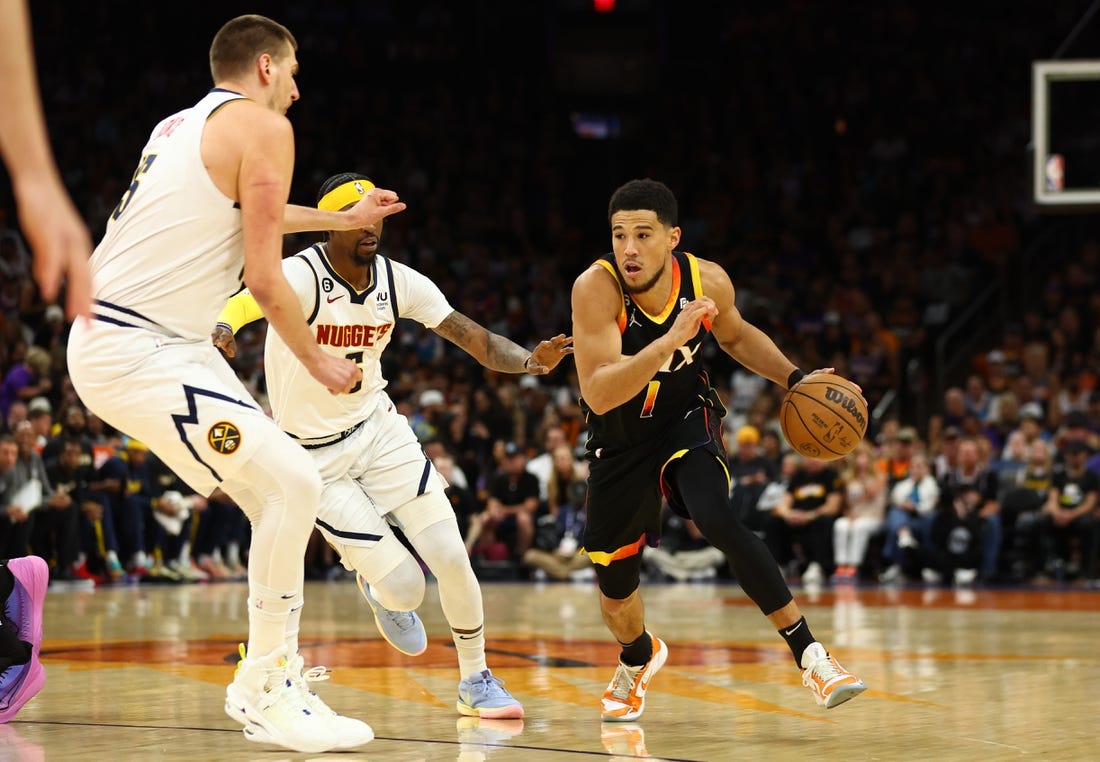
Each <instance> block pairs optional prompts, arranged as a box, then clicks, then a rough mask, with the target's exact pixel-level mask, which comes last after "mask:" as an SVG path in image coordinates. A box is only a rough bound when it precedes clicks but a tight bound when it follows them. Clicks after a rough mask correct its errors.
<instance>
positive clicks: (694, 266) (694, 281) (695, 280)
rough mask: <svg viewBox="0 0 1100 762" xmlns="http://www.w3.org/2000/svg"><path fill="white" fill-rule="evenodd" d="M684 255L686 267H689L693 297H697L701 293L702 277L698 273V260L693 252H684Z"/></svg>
mask: <svg viewBox="0 0 1100 762" xmlns="http://www.w3.org/2000/svg"><path fill="white" fill-rule="evenodd" d="M684 256H685V257H687V261H688V267H690V268H691V286H692V288H693V289H694V290H695V298H696V299H698V298H699V297H700V296H702V295H703V278H702V276H700V275H699V260H698V259H696V257H695V255H694V254H689V253H688V252H686V251H685V252H684Z"/></svg>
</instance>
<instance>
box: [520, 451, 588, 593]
mask: <svg viewBox="0 0 1100 762" xmlns="http://www.w3.org/2000/svg"><path fill="white" fill-rule="evenodd" d="M552 455H553V459H554V460H553V467H554V470H553V473H552V474H551V475H550V479H549V481H548V490H547V501H546V503H547V508H548V511H547V513H545V514H543V515H540V516H539V517H538V520H537V528H536V533H535V542H534V547H532V548H530V549H528V550H527V552H526V553H524V555H523V557H522V559H523V563H524V564H526V565H527V566H533V567H535V568H536V569H541V570H542V571H543V572H544V573H545V574H548V575H549V576H551V577H553V578H554V579H567V578H569V577H571V576H573V575H574V574H575V573H576V572H579V571H582V570H585V569H588V568H589V567H590V566H591V565H592V564H591V561H589V560H588V556H586V555H582V554H580V553H579V552H578V550H579V548H580V541H581V538H582V537H583V533H584V522H585V516H586V513H585V506H586V505H587V502H588V486H587V482H586V479H587V466H588V464H587V463H578V462H577V461H576V460H575V459H574V457H573V450H572V449H571V448H570V447H569V445H567V444H561V445H558V447H556V448H555V449H554V451H553V453H552Z"/></svg>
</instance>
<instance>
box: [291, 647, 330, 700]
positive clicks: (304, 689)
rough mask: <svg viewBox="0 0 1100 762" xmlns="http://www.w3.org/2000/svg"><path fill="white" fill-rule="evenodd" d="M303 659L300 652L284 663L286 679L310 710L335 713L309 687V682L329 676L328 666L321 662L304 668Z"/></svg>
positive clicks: (317, 681) (326, 678)
mask: <svg viewBox="0 0 1100 762" xmlns="http://www.w3.org/2000/svg"><path fill="white" fill-rule="evenodd" d="M304 667H305V660H304V659H303V658H302V655H301V654H294V656H292V657H290V658H289V659H288V660H287V663H286V673H287V680H289V681H290V682H291V683H292V684H293V685H294V687H296V688H298V690H299V692H300V693H302V695H303V697H304V698H305V701H306V705H307V706H308V707H309V709H310V710H311V711H314V712H318V713H322V714H336V711H335V710H334V709H333V708H332V707H330V706H329V705H328V704H326V703H325V702H324V700H323V699H322V698H321V697H320V696H318V695H317V692H316V691H315V690H313V689H312V688H310V687H309V683H319V682H322V681H324V680H328V679H329V678H330V677H331V674H330V671H329V668H328V667H325V666H323V665H321V664H318V665H316V666H313V667H310V668H309V669H304Z"/></svg>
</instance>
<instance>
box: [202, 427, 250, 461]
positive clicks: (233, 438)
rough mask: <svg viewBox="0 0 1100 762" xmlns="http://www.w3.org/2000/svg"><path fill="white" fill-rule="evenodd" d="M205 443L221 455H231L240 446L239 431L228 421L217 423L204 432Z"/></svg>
mask: <svg viewBox="0 0 1100 762" xmlns="http://www.w3.org/2000/svg"><path fill="white" fill-rule="evenodd" d="M206 441H207V442H208V443H209V444H210V446H211V447H212V448H214V450H215V451H217V452H220V453H221V454H222V455H232V454H233V453H235V452H236V451H237V450H238V449H240V446H241V430H240V429H238V428H237V427H236V426H235V425H233V424H232V423H229V422H228V421H219V422H218V423H215V424H214V425H213V426H211V427H210V431H208V432H206Z"/></svg>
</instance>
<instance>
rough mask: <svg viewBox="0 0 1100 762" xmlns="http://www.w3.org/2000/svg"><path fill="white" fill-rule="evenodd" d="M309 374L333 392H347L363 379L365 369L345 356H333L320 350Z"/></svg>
mask: <svg viewBox="0 0 1100 762" xmlns="http://www.w3.org/2000/svg"><path fill="white" fill-rule="evenodd" d="M309 374H310V375H311V376H313V377H314V378H315V379H317V381H319V382H320V383H321V384H323V385H324V387H325V388H326V389H328V390H329V392H331V393H332V394H346V393H347V392H349V391H351V389H352V388H353V387H354V386H355V385H356V384H358V383H359V382H360V381H362V380H363V369H362V368H360V367H359V366H358V365H356V364H355V363H354V362H352V361H351V360H348V359H347V358H345V357H333V356H332V355H330V354H327V353H325V352H322V351H320V350H318V359H317V360H316V361H315V362H314V363H312V365H311V366H310V368H309Z"/></svg>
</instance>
